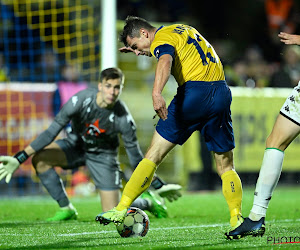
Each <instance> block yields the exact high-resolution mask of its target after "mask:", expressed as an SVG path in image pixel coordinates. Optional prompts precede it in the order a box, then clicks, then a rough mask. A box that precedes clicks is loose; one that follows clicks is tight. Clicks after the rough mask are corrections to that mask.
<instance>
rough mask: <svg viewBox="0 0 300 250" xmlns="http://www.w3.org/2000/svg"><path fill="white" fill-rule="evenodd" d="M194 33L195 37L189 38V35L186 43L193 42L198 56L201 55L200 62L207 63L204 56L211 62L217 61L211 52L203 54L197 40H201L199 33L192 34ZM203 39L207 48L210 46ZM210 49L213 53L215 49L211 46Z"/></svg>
mask: <svg viewBox="0 0 300 250" xmlns="http://www.w3.org/2000/svg"><path fill="white" fill-rule="evenodd" d="M194 35H195V39H194V38H191V37H190V36H189V39H188V41H187V43H188V44H193V45H194V46H195V47H196V50H197V51H198V53H199V55H200V57H201V59H202V64H203V65H204V66H205V65H207V64H208V63H207V60H206V58H209V60H210V61H211V62H213V63H216V62H217V59H216V57H213V56H212V54H211V53H210V52H208V53H207V54H206V55H205V53H204V51H203V49H202V48H201V46H200V44H199V43H198V42H201V41H202V40H201V38H200V35H199V34H194ZM203 40H204V41H205V42H206V46H207V47H208V48H212V47H211V45H210V44H209V43H208V42H207V41H206V40H205V39H203ZM212 50H213V53H215V51H214V49H213V48H212Z"/></svg>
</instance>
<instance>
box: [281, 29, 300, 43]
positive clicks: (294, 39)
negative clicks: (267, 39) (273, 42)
mask: <svg viewBox="0 0 300 250" xmlns="http://www.w3.org/2000/svg"><path fill="white" fill-rule="evenodd" d="M278 36H279V37H280V38H281V39H280V41H281V42H283V43H285V44H296V45H300V35H293V34H288V33H285V32H280V33H279V34H278Z"/></svg>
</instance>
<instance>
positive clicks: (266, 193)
mask: <svg viewBox="0 0 300 250" xmlns="http://www.w3.org/2000/svg"><path fill="white" fill-rule="evenodd" d="M299 132H300V126H299V125H297V124H296V123H294V122H292V121H290V120H289V119H287V118H285V117H284V116H282V115H280V114H279V116H278V117H277V120H276V122H275V125H274V127H273V130H272V132H271V134H270V136H269V137H268V139H267V142H266V150H265V153H264V158H263V162H262V166H261V169H260V172H259V178H258V180H257V183H256V188H255V193H254V201H253V207H252V209H251V213H250V216H249V218H250V219H251V220H255V221H258V220H260V219H261V218H262V217H265V216H266V212H267V208H268V205H269V202H270V200H271V197H272V194H273V191H274V189H275V188H276V186H277V183H278V180H279V177H280V174H281V170H282V162H283V158H284V150H285V149H286V148H287V147H288V145H289V144H290V143H291V142H292V141H293V140H294V139H295V138H296V137H297V135H298V134H299Z"/></svg>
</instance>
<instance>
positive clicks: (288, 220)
mask: <svg viewBox="0 0 300 250" xmlns="http://www.w3.org/2000/svg"><path fill="white" fill-rule="evenodd" d="M299 221H300V219H296V220H291V219H286V220H271V221H267V223H274V222H276V223H293V222H299ZM227 225H228V223H219V224H207V225H194V226H182V227H159V228H151V229H150V230H151V231H160V230H180V229H191V228H208V227H223V226H227ZM115 232H116V230H110V231H106V230H102V231H97V232H82V233H68V234H57V235H55V236H61V237H72V236H79V235H93V234H110V233H115ZM0 235H2V236H16V237H19V236H33V237H36V234H18V233H0Z"/></svg>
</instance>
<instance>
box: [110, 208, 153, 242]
mask: <svg viewBox="0 0 300 250" xmlns="http://www.w3.org/2000/svg"><path fill="white" fill-rule="evenodd" d="M149 224H150V221H149V218H148V215H147V214H146V213H145V212H144V211H143V210H141V209H139V208H136V207H130V208H129V209H128V210H127V214H126V217H125V219H124V221H123V222H122V223H121V224H120V225H118V226H116V227H117V231H118V233H119V234H120V236H121V237H124V238H127V237H138V236H140V237H144V236H145V235H146V234H147V233H148V230H149Z"/></svg>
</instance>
